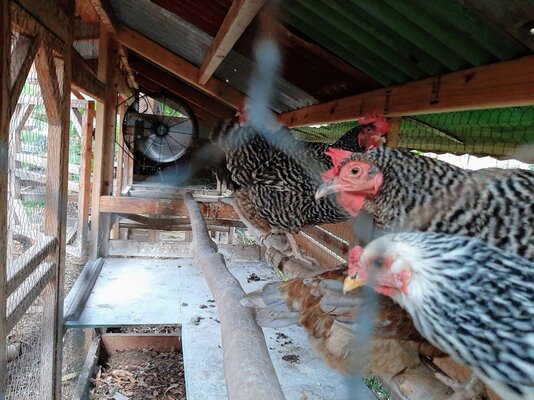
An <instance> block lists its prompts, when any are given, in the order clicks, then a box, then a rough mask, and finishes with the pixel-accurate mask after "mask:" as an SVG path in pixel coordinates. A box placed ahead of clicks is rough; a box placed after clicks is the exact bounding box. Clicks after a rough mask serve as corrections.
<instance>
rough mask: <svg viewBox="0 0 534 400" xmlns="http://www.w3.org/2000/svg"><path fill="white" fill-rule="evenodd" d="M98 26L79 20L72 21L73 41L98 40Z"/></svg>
mask: <svg viewBox="0 0 534 400" xmlns="http://www.w3.org/2000/svg"><path fill="white" fill-rule="evenodd" d="M99 34H100V26H99V25H98V24H95V23H91V22H86V21H84V20H83V19H81V18H76V19H75V20H74V27H73V32H72V35H73V40H94V39H98V37H99Z"/></svg>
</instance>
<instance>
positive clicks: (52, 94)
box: [35, 43, 70, 126]
mask: <svg viewBox="0 0 534 400" xmlns="http://www.w3.org/2000/svg"><path fill="white" fill-rule="evenodd" d="M35 69H36V70H37V77H38V79H39V86H40V88H41V95H42V96H43V100H44V105H45V109H46V115H47V117H48V121H49V123H50V124H51V125H54V126H59V125H60V115H61V102H60V86H59V85H60V84H59V82H58V78H57V73H56V65H55V63H54V57H53V55H52V51H51V50H50V48H48V47H47V46H46V44H45V43H41V46H40V47H39V51H38V52H37V56H36V57H35ZM69 94H70V87H69ZM69 120H70V112H69Z"/></svg>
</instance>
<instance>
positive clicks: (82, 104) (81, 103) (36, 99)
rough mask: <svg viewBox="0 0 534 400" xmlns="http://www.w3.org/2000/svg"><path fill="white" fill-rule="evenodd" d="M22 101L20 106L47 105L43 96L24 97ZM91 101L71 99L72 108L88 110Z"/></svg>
mask: <svg viewBox="0 0 534 400" xmlns="http://www.w3.org/2000/svg"><path fill="white" fill-rule="evenodd" d="M20 100H21V101H20V102H19V103H18V104H19V105H33V106H42V105H44V104H45V101H44V100H43V98H42V97H41V96H24V98H23V99H20ZM88 102H89V100H78V99H71V103H70V105H71V107H72V108H83V109H85V108H87V104H88Z"/></svg>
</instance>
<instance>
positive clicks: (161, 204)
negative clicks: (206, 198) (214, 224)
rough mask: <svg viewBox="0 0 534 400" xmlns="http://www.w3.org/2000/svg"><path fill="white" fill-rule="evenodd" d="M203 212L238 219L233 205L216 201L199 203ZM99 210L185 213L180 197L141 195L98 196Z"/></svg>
mask: <svg viewBox="0 0 534 400" xmlns="http://www.w3.org/2000/svg"><path fill="white" fill-rule="evenodd" d="M200 207H201V209H202V212H203V214H204V215H205V216H206V217H207V218H218V219H239V216H238V215H237V214H236V212H235V211H234V209H233V207H232V206H230V205H228V204H220V203H216V202H211V203H201V205H200ZM99 209H100V212H106V213H122V214H151V215H172V216H175V217H178V216H184V215H187V208H186V207H185V203H184V201H183V200H182V199H150V198H141V197H114V196H100V204H99Z"/></svg>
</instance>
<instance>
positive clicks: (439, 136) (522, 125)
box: [292, 106, 534, 163]
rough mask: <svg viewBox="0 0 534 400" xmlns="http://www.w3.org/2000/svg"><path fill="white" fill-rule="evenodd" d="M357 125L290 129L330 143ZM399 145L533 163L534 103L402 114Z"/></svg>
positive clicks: (306, 137)
mask: <svg viewBox="0 0 534 400" xmlns="http://www.w3.org/2000/svg"><path fill="white" fill-rule="evenodd" d="M355 125H356V122H343V123H337V124H330V125H320V126H308V127H299V128H294V129H292V131H293V135H294V136H295V138H297V139H299V140H304V141H309V142H324V143H332V142H335V141H336V140H337V139H338V138H339V137H341V136H342V135H343V134H344V133H345V132H347V131H349V130H350V129H351V128H353V127H354V126H355ZM397 146H398V147H400V148H406V149H411V150H419V151H423V152H434V153H452V154H472V155H477V156H492V157H495V158H499V159H509V158H513V159H517V160H521V161H524V162H527V163H534V107H531V106H529V107H511V108H500V109H491V110H474V111H461V112H448V113H440V114H426V115H416V116H405V117H402V121H401V124H400V131H399V137H398V144H397Z"/></svg>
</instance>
